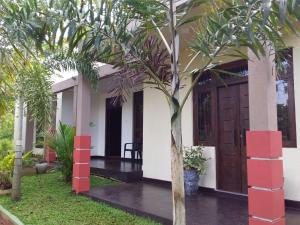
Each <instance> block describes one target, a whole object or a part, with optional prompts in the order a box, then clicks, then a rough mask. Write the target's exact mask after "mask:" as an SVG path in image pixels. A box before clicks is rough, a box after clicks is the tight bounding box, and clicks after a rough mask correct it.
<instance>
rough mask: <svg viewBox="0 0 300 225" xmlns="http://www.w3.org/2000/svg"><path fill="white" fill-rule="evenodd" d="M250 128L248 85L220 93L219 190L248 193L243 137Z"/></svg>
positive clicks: (227, 88) (225, 89) (237, 86)
mask: <svg viewBox="0 0 300 225" xmlns="http://www.w3.org/2000/svg"><path fill="white" fill-rule="evenodd" d="M248 128H249V101H248V85H247V84H241V85H234V86H228V87H222V88H219V89H218V188H219V189H221V190H224V191H229V192H237V193H246V191H247V176H246V154H245V153H246V151H245V146H244V144H245V143H244V140H243V138H244V137H243V133H242V132H244V131H246V130H247V129H248Z"/></svg>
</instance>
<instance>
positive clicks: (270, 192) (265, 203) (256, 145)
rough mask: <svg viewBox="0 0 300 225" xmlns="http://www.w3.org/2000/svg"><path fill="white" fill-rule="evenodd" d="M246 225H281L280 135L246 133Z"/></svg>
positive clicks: (282, 204) (283, 224)
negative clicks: (247, 221) (247, 187)
mask: <svg viewBox="0 0 300 225" xmlns="http://www.w3.org/2000/svg"><path fill="white" fill-rule="evenodd" d="M247 157H248V160H247V169H248V186H249V189H248V201H249V203H248V204H249V225H285V206H284V191H283V183H284V180H283V163H282V160H281V159H280V157H282V137H281V132H280V131H249V132H247Z"/></svg>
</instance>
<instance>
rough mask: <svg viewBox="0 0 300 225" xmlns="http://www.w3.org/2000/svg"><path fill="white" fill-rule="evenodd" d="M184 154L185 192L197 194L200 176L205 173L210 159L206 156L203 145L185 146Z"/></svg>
mask: <svg viewBox="0 0 300 225" xmlns="http://www.w3.org/2000/svg"><path fill="white" fill-rule="evenodd" d="M183 156H184V158H183V166H184V188H185V193H186V194H187V195H191V194H195V193H197V191H198V183H199V179H200V178H199V177H200V175H203V174H204V173H205V169H206V162H207V161H208V160H209V159H208V158H206V157H205V156H204V154H203V147H202V146H195V147H194V146H193V147H187V148H184V154H183Z"/></svg>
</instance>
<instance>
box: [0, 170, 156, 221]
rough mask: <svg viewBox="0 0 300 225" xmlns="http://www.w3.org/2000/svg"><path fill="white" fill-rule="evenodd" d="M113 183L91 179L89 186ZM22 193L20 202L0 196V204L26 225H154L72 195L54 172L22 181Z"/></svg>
mask: <svg viewBox="0 0 300 225" xmlns="http://www.w3.org/2000/svg"><path fill="white" fill-rule="evenodd" d="M112 182H113V181H110V180H107V179H102V178H96V177H92V181H91V185H92V186H98V185H108V184H112ZM22 193H23V194H22V200H21V201H19V202H12V201H11V200H10V197H9V196H1V197H0V204H1V205H2V206H3V207H4V208H6V209H7V210H9V211H10V212H11V213H13V214H14V215H16V216H17V217H18V218H19V219H20V220H21V221H22V222H23V223H24V224H26V225H29V224H32V225H66V224H68V225H79V224H80V225H87V224H89V225H98V224H120V225H123V224H124V225H127V224H128V225H129V224H143V225H154V224H157V223H154V222H152V221H150V220H148V219H144V218H141V217H137V216H133V215H130V214H128V213H126V212H124V211H121V210H118V209H114V208H112V207H110V206H107V205H105V204H102V203H98V202H95V201H92V200H90V199H89V198H86V197H84V196H77V195H75V194H73V193H71V186H70V184H66V183H64V182H63V181H62V179H61V176H60V173H57V172H55V173H48V174H45V175H38V176H27V177H23V178H22Z"/></svg>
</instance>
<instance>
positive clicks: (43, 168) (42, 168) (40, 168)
mask: <svg viewBox="0 0 300 225" xmlns="http://www.w3.org/2000/svg"><path fill="white" fill-rule="evenodd" d="M35 169H36V173H37V174H42V173H46V172H47V169H48V163H37V164H35Z"/></svg>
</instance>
